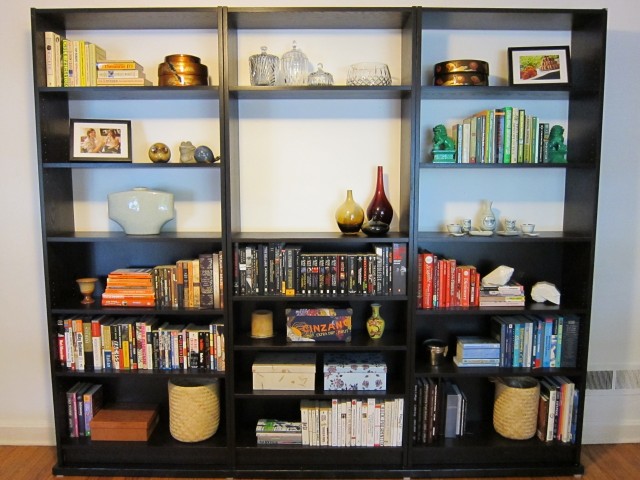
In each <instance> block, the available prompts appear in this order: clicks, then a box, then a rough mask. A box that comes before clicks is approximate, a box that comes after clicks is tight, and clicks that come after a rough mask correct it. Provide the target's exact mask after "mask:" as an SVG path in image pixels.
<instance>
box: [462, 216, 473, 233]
mask: <svg viewBox="0 0 640 480" xmlns="http://www.w3.org/2000/svg"><path fill="white" fill-rule="evenodd" d="M460 226H461V227H462V232H463V233H469V232H470V231H471V219H470V218H464V219H462V220H460Z"/></svg>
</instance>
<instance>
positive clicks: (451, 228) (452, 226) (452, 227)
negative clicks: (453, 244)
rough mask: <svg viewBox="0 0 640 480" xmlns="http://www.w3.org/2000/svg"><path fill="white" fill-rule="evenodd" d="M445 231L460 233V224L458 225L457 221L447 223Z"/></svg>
mask: <svg viewBox="0 0 640 480" xmlns="http://www.w3.org/2000/svg"><path fill="white" fill-rule="evenodd" d="M447 231H448V232H449V233H454V234H457V233H462V225H458V224H457V223H449V224H447Z"/></svg>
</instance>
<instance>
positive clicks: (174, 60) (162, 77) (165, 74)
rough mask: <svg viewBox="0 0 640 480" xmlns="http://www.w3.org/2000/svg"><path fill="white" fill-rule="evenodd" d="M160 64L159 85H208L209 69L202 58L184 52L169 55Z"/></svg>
mask: <svg viewBox="0 0 640 480" xmlns="http://www.w3.org/2000/svg"><path fill="white" fill-rule="evenodd" d="M164 60H165V61H164V63H161V64H160V65H158V85H160V86H175V85H207V79H208V75H209V72H208V69H207V66H206V65H203V64H201V63H200V58H198V57H196V56H194V55H186V54H182V53H178V54H174V55H167V56H166V57H164Z"/></svg>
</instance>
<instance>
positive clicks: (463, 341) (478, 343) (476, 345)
mask: <svg viewBox="0 0 640 480" xmlns="http://www.w3.org/2000/svg"><path fill="white" fill-rule="evenodd" d="M453 361H454V363H455V364H456V365H457V366H459V367H498V366H500V342H499V341H496V340H495V339H493V338H491V337H482V336H461V337H458V342H457V344H456V355H455V357H453Z"/></svg>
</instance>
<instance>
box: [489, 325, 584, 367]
mask: <svg viewBox="0 0 640 480" xmlns="http://www.w3.org/2000/svg"><path fill="white" fill-rule="evenodd" d="M490 328H491V336H492V338H493V339H495V340H497V341H498V342H500V359H499V361H498V366H501V367H525V368H573V367H575V366H576V363H577V356H578V335H579V330H580V318H579V317H578V316H577V315H571V314H568V315H559V314H540V315H494V316H493V317H491V327H490ZM491 362H495V361H494V360H489V359H488V360H487V361H486V362H485V363H484V364H483V362H482V361H480V360H479V361H477V362H476V364H477V365H478V366H487V365H494V363H491Z"/></svg>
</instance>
